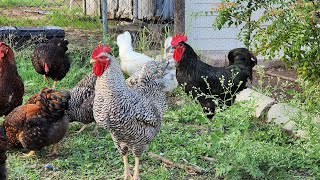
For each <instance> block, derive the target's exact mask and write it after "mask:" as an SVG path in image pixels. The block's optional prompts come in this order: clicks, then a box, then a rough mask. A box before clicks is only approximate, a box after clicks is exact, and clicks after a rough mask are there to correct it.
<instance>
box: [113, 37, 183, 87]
mask: <svg viewBox="0 0 320 180" xmlns="http://www.w3.org/2000/svg"><path fill="white" fill-rule="evenodd" d="M171 40H172V37H171V36H169V37H168V38H167V39H166V40H165V44H164V54H163V57H157V58H156V61H161V62H163V63H165V64H166V66H167V68H166V70H165V73H164V74H165V75H164V76H163V81H164V82H167V84H166V85H165V88H164V90H163V91H165V92H172V91H173V90H174V89H175V88H176V87H177V86H178V81H177V79H176V67H175V65H176V62H175V61H174V60H173V58H172V56H173V49H172V46H171ZM117 45H118V47H119V57H120V61H121V62H120V66H121V70H122V71H123V72H125V73H126V74H128V75H129V76H132V75H133V74H134V73H136V72H139V71H140V69H141V67H143V66H144V65H145V64H146V63H147V62H150V61H153V60H154V59H153V58H151V57H149V56H147V55H145V54H142V53H138V52H135V51H133V47H132V45H131V35H130V33H129V32H128V31H125V32H124V33H123V34H120V35H118V37H117ZM168 62H169V63H168Z"/></svg>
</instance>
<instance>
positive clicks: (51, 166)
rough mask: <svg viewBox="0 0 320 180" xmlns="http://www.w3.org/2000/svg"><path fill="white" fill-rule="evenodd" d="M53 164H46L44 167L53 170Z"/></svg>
mask: <svg viewBox="0 0 320 180" xmlns="http://www.w3.org/2000/svg"><path fill="white" fill-rule="evenodd" d="M53 168H54V167H53V165H52V164H46V165H45V166H44V169H45V170H46V171H52V170H53Z"/></svg>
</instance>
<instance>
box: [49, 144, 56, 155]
mask: <svg viewBox="0 0 320 180" xmlns="http://www.w3.org/2000/svg"><path fill="white" fill-rule="evenodd" d="M56 155H58V143H56V144H53V145H52V151H51V153H50V154H48V155H47V156H48V157H52V156H56Z"/></svg>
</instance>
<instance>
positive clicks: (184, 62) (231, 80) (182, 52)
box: [171, 34, 257, 119]
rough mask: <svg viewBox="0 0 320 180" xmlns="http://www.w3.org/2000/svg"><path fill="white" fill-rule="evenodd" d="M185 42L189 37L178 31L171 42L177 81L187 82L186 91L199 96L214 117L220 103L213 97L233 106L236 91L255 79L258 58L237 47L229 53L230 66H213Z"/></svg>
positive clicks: (184, 83)
mask: <svg viewBox="0 0 320 180" xmlns="http://www.w3.org/2000/svg"><path fill="white" fill-rule="evenodd" d="M186 41H187V37H186V36H184V35H179V34H178V35H176V36H175V37H173V39H172V41H171V44H172V46H173V47H174V54H173V57H174V59H175V61H177V65H176V67H177V80H178V82H179V84H183V85H185V92H187V93H190V92H191V93H192V95H193V97H197V100H198V101H199V102H200V104H201V106H202V107H203V109H204V111H205V112H206V113H208V115H207V117H208V118H209V119H211V118H212V117H213V115H214V112H215V108H216V105H217V104H216V103H215V101H214V98H213V97H212V96H215V97H217V99H218V100H219V101H223V102H224V103H225V104H226V105H228V106H230V105H231V104H232V102H233V99H234V94H235V93H236V92H239V91H241V90H243V89H244V88H245V85H246V83H247V81H248V79H252V68H253V67H254V66H255V65H256V64H257V58H256V57H255V56H254V55H253V54H252V53H251V52H250V51H249V50H248V49H246V48H237V49H233V50H231V51H230V52H229V54H228V59H229V63H230V64H229V66H227V67H213V66H210V65H208V64H206V63H204V62H203V61H201V60H200V59H199V57H198V55H197V54H196V53H195V52H194V50H193V49H192V48H191V46H190V45H188V44H187V43H186ZM205 80H206V81H205ZM208 85H209V87H210V88H208Z"/></svg>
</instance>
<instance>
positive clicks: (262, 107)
mask: <svg viewBox="0 0 320 180" xmlns="http://www.w3.org/2000/svg"><path fill="white" fill-rule="evenodd" d="M249 100H254V105H255V112H254V114H253V115H254V116H255V117H257V118H262V117H263V115H264V114H265V113H266V111H267V110H268V109H269V108H270V107H271V106H272V105H273V104H274V103H275V100H274V99H273V98H271V97H268V96H266V95H264V94H261V93H259V92H257V91H255V90H253V89H250V88H246V89H244V90H242V91H241V92H239V93H238V94H237V96H236V100H235V101H236V102H238V101H249Z"/></svg>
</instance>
